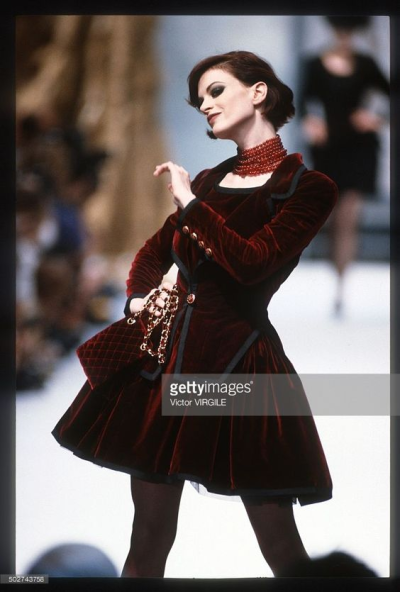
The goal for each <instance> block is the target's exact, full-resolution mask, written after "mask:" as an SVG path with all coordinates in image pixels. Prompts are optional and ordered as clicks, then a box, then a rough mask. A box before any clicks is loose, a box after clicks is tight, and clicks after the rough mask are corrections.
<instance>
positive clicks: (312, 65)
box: [300, 16, 389, 315]
mask: <svg viewBox="0 0 400 592" xmlns="http://www.w3.org/2000/svg"><path fill="white" fill-rule="evenodd" d="M326 18H327V20H328V22H329V24H330V25H331V27H332V30H333V33H334V42H333V44H332V45H331V46H329V47H327V48H326V49H325V50H324V51H323V52H321V54H320V55H317V56H313V57H310V58H308V59H307V60H306V62H305V68H304V79H303V92H302V93H301V101H300V112H301V115H302V123H303V129H304V133H305V136H306V139H307V140H308V142H309V146H310V155H311V158H312V160H313V166H314V167H315V168H316V169H317V170H318V171H321V172H323V173H325V174H326V175H328V176H329V177H331V178H332V179H334V180H335V183H336V184H337V185H338V188H339V201H338V204H337V207H336V208H335V210H334V213H333V215H332V219H331V228H330V238H331V258H332V262H333V265H334V267H335V271H336V273H337V285H336V296H335V301H334V312H335V313H336V314H337V315H340V314H341V313H342V312H343V288H344V278H345V272H346V271H347V269H348V266H349V265H350V263H351V262H352V260H353V259H354V258H355V256H356V253H357V243H358V236H357V234H358V233H357V230H358V223H359V220H360V214H361V208H362V204H363V201H364V200H372V199H374V198H375V197H376V195H375V191H376V177H377V163H378V155H379V136H378V132H379V130H380V129H381V128H382V126H383V125H384V123H385V117H383V116H382V114H379V113H377V112H376V109H375V110H373V109H372V108H371V105H370V101H371V97H370V95H371V93H372V92H373V93H376V92H378V93H383V94H384V95H386V96H389V82H388V80H387V79H386V77H385V76H384V74H383V73H382V72H381V70H380V68H379V66H378V65H377V63H376V62H375V60H374V58H373V57H372V56H370V55H367V54H365V53H362V52H360V51H357V50H356V49H355V48H354V33H356V32H357V31H358V30H359V29H363V28H365V27H367V25H368V24H369V20H370V17H368V16H356V17H354V16H329V17H326Z"/></svg>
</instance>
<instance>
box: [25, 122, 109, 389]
mask: <svg viewBox="0 0 400 592" xmlns="http://www.w3.org/2000/svg"><path fill="white" fill-rule="evenodd" d="M106 157H107V154H106V153H105V152H104V151H103V150H89V149H88V148H87V146H86V141H85V138H84V136H83V134H82V133H81V131H80V130H77V129H75V128H62V127H61V126H60V125H59V123H58V122H57V120H56V118H55V117H52V116H51V113H50V114H48V116H46V114H42V115H41V116H40V117H39V116H35V115H25V116H24V117H22V118H21V119H20V120H19V123H18V125H17V195H16V210H17V220H16V230H17V248H16V252H17V253H16V254H17V389H18V390H25V389H30V388H40V387H41V386H42V385H43V383H44V381H45V379H46V378H47V376H48V375H49V374H50V373H51V371H52V369H53V367H54V363H55V361H56V360H57V359H58V358H59V357H60V356H62V355H63V354H65V353H68V352H69V351H71V350H72V349H73V348H75V347H76V346H77V345H78V343H79V341H80V340H81V339H82V332H83V331H84V329H85V323H86V322H87V321H89V322H92V323H93V322H95V323H97V322H98V323H106V322H107V321H108V320H109V307H108V306H107V305H108V304H109V300H110V298H111V297H112V296H114V295H115V293H116V289H115V288H114V286H112V285H110V283H109V281H108V280H107V278H106V275H105V273H106V266H105V265H104V261H103V260H102V257H101V255H100V254H99V253H96V250H95V247H94V245H93V243H92V241H91V237H90V233H89V231H88V229H87V227H86V224H85V220H84V215H83V206H84V204H85V203H86V202H87V200H88V199H89V198H90V197H91V196H92V195H93V194H94V192H95V191H96V189H97V188H98V185H99V175H100V170H101V166H102V164H103V163H104V161H105V159H106Z"/></svg>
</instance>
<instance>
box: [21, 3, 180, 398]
mask: <svg viewBox="0 0 400 592" xmlns="http://www.w3.org/2000/svg"><path fill="white" fill-rule="evenodd" d="M155 22H156V19H155V17H152V16H147V17H146V16H143V17H136V16H118V15H115V16H111V15H108V16H101V15H98V16H95V15H65V16H63V15H49V16H32V15H22V16H19V17H18V18H17V23H16V95H17V101H16V107H17V108H16V149H17V154H16V162H17V390H18V391H24V390H31V389H40V388H41V387H42V386H43V385H44V383H45V381H46V379H47V378H48V377H49V376H50V374H51V373H52V371H53V368H55V365H56V362H57V360H60V359H61V358H62V357H63V356H64V355H66V354H68V353H70V352H72V351H73V350H74V348H75V347H76V346H77V345H78V344H79V342H81V341H82V340H83V337H82V334H83V332H85V331H91V330H92V329H91V328H90V324H93V323H95V324H102V323H104V324H106V323H107V322H108V321H109V320H110V316H111V315H112V307H113V302H114V300H115V296H116V295H117V294H123V292H124V289H125V274H126V268H127V265H128V264H129V262H130V261H131V260H132V258H133V256H134V252H135V248H136V246H138V245H140V244H142V242H143V240H144V238H145V237H147V236H148V235H149V234H151V233H152V231H155V230H156V229H157V228H158V226H159V225H160V222H161V221H162V220H164V219H165V217H166V214H167V209H168V207H169V205H165V204H168V202H167V201H166V200H163V199H162V195H163V193H168V191H167V190H166V189H165V188H164V186H163V185H161V183H162V182H161V181H158V180H154V178H153V175H152V172H153V169H154V163H155V162H162V161H163V160H165V158H164V154H163V148H162V135H161V133H160V126H159V125H158V121H157V112H156V111H157V109H156V104H155V102H156V97H157V80H158V79H159V76H158V74H157V68H156V62H155V60H154V51H153V45H154V40H153V30H154V27H155ZM133 97H134V100H133V99H132V98H133ZM161 187H162V189H161ZM168 213H169V212H168ZM121 314H122V311H121ZM95 330H96V328H93V330H92V333H93V332H95Z"/></svg>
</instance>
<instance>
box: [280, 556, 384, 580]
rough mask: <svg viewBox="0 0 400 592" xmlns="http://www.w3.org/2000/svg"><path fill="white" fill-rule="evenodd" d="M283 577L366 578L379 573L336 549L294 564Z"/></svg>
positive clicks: (286, 570) (283, 573) (282, 574)
mask: <svg viewBox="0 0 400 592" xmlns="http://www.w3.org/2000/svg"><path fill="white" fill-rule="evenodd" d="M280 575H281V577H289V578H290V577H296V578H297V577H300V578H301V577H304V578H323V577H327V578H332V577H333V578H335V577H338V578H352V577H354V578H365V577H371V578H372V577H378V575H377V574H376V573H375V572H374V571H373V570H372V569H371V568H370V567H368V566H367V565H366V564H365V563H363V562H362V561H360V560H359V559H356V558H355V557H353V556H352V555H349V554H348V553H343V552H341V551H335V552H333V553H329V554H328V555H324V556H322V557H316V558H315V559H307V560H304V561H301V562H299V563H296V564H292V565H291V566H289V567H288V568H287V569H285V570H284V572H282V573H281V574H280Z"/></svg>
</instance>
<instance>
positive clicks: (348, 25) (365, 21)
mask: <svg viewBox="0 0 400 592" xmlns="http://www.w3.org/2000/svg"><path fill="white" fill-rule="evenodd" d="M326 19H327V21H328V22H329V24H330V25H331V26H332V27H333V28H334V29H342V30H344V31H354V30H355V29H363V28H365V27H367V26H368V25H369V23H370V20H371V19H370V17H369V16H364V15H361V16H347V15H343V16H327V17H326Z"/></svg>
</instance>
